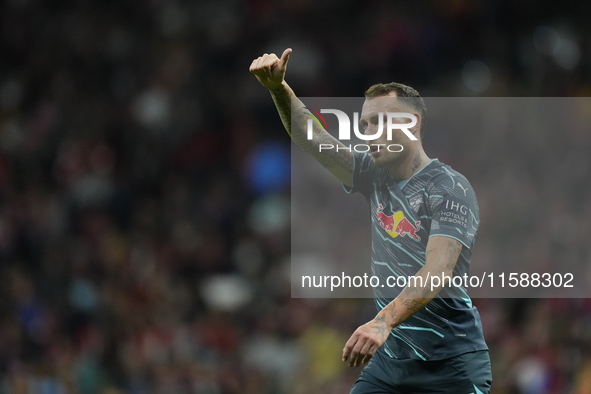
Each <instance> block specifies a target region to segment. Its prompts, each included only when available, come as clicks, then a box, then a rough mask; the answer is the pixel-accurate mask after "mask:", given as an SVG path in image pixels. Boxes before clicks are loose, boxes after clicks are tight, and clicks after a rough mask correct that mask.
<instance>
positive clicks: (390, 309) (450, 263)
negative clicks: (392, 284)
mask: <svg viewBox="0 0 591 394" xmlns="http://www.w3.org/2000/svg"><path fill="white" fill-rule="evenodd" d="M461 251H462V244H461V243H460V242H459V241H457V240H455V239H453V238H450V237H445V236H434V237H431V238H429V242H428V243H427V251H426V253H425V265H424V266H423V268H421V269H420V270H419V271H418V272H417V273H416V274H415V276H420V277H422V278H423V280H422V282H423V283H422V284H423V285H424V286H422V287H419V286H416V287H414V286H410V285H408V286H406V287H405V288H404V289H403V290H402V292H400V295H398V297H396V298H395V299H394V300H393V301H392V302H391V303H389V304H388V305H386V307H385V308H384V309H382V310H381V311H380V312H379V313H378V314H377V316H376V317H375V318H374V319H373V320H372V321H370V322H369V323H366V324H364V325H362V326H361V327H359V328H358V329H357V330H355V332H354V333H353V335H351V338H350V339H349V341H347V344H346V345H345V348H344V349H343V361H346V362H348V363H349V366H358V365H360V364H364V363H367V362H369V360H370V359H371V358H372V356H373V355H374V353H375V352H376V351H377V350H378V348H379V347H380V346H382V345H383V344H384V342H386V339H387V338H388V335H390V331H392V329H393V328H394V327H396V326H397V325H399V324H400V323H402V322H403V321H405V320H406V319H408V318H409V317H411V316H412V315H414V314H415V313H417V312H418V311H419V310H421V309H422V308H423V307H424V306H425V305H427V304H428V303H429V301H431V300H432V299H433V298H435V296H436V295H437V293H439V291H440V290H441V288H442V287H443V284H441V285H440V286H438V287H433V289H431V282H428V281H427V274H429V276H431V277H433V276H440V275H441V274H442V273H443V274H444V275H446V276H450V277H451V276H452V273H453V270H454V267H455V266H456V262H457V261H458V257H459V256H460V252H461ZM415 284H416V282H415Z"/></svg>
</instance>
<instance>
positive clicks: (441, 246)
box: [379, 237, 462, 328]
mask: <svg viewBox="0 0 591 394" xmlns="http://www.w3.org/2000/svg"><path fill="white" fill-rule="evenodd" d="M461 251H462V244H461V243H460V242H459V241H456V240H454V239H451V238H449V237H433V238H431V239H430V240H429V243H428V244H427V250H426V252H425V265H424V266H423V268H421V269H420V270H419V271H418V272H417V273H416V274H415V276H416V277H421V278H422V279H423V280H422V281H415V282H414V284H413V285H411V283H410V282H409V283H408V285H407V286H406V287H405V288H404V289H402V291H401V292H400V294H399V296H398V297H397V298H396V299H395V300H394V301H392V302H391V303H389V304H388V305H386V307H385V308H384V309H382V311H381V312H380V313H379V315H380V316H382V317H383V318H385V319H386V321H387V322H388V324H389V325H390V326H391V327H392V328H393V327H396V326H397V325H399V324H400V323H402V322H403V321H405V320H406V319H408V318H409V317H410V316H412V315H414V314H415V313H417V312H418V311H420V310H421V309H422V308H424V307H425V305H427V304H428V303H429V302H430V301H431V300H432V299H433V298H434V297H435V296H437V294H438V293H439V291H440V290H441V288H442V286H443V285H444V284H441V285H440V286H438V287H431V283H430V282H429V281H428V280H427V277H428V276H429V275H440V274H441V273H443V274H445V275H446V276H450V277H451V276H452V273H453V269H454V267H455V265H456V262H457V260H458V257H459V255H460V253H461Z"/></svg>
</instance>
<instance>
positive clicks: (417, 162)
mask: <svg viewBox="0 0 591 394" xmlns="http://www.w3.org/2000/svg"><path fill="white" fill-rule="evenodd" d="M421 165H423V161H422V160H421V154H420V153H419V152H417V154H416V155H415V158H414V159H413V161H412V173H413V174H414V173H415V171H416V170H418V169H419V168H420V167H421Z"/></svg>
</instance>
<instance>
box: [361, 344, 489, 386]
mask: <svg viewBox="0 0 591 394" xmlns="http://www.w3.org/2000/svg"><path fill="white" fill-rule="evenodd" d="M491 383H492V374H491V369H490V358H489V356H488V351H487V350H481V351H478V352H471V353H465V354H461V355H459V356H456V357H452V358H448V359H445V360H437V361H420V360H397V359H393V358H390V357H388V356H387V355H384V354H383V353H382V352H381V351H378V352H376V354H375V355H374V357H373V358H372V359H371V361H370V362H369V364H368V365H367V366H366V367H365V368H364V369H363V371H361V375H359V379H357V381H356V382H355V384H354V385H353V388H352V389H351V394H409V393H412V394H419V393H425V394H436V393H442V394H443V393H446V394H447V393H450V394H451V393H453V394H471V393H472V394H488V393H489V392H490V385H491Z"/></svg>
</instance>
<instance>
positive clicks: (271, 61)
mask: <svg viewBox="0 0 591 394" xmlns="http://www.w3.org/2000/svg"><path fill="white" fill-rule="evenodd" d="M290 54H291V48H287V49H286V50H285V51H283V55H281V59H279V58H278V57H277V55H275V54H274V53H272V54H270V55H269V54H267V53H265V54H264V55H263V56H261V57H259V58H257V59H254V60H253V61H252V63H251V65H250V72H251V73H253V74H254V75H255V76H256V77H257V79H258V80H259V82H260V83H261V84H262V85H263V86H264V87H266V88H267V89H269V90H274V89H277V88H279V87H280V86H281V84H282V83H283V80H284V78H285V70H286V69H287V61H288V60H289V55H290Z"/></svg>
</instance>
